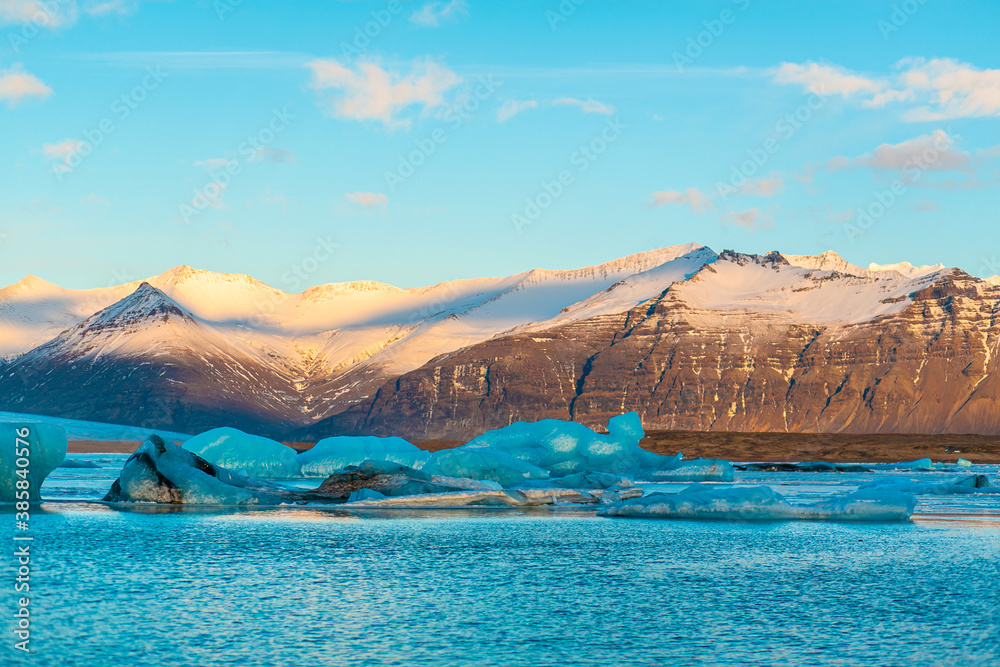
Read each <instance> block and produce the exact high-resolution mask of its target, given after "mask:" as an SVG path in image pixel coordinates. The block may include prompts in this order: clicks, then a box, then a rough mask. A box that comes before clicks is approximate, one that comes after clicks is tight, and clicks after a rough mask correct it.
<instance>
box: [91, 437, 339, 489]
mask: <svg viewBox="0 0 1000 667" xmlns="http://www.w3.org/2000/svg"><path fill="white" fill-rule="evenodd" d="M319 499H320V498H318V497H315V496H313V495H312V494H310V493H308V492H298V491H294V490H291V489H283V488H281V487H278V486H275V485H273V484H268V483H267V482H264V481H262V480H259V479H254V478H250V477H245V476H243V475H237V474H235V473H233V472H231V471H229V470H226V469H225V468H222V467H219V466H216V465H214V464H212V463H209V462H208V461H206V460H205V459H203V458H201V457H200V456H198V455H197V454H194V453H192V452H189V451H188V450H186V449H183V448H181V447H178V446H177V445H173V444H170V443H167V442H164V441H163V439H162V438H160V437H159V436H157V435H152V436H150V437H149V438H148V439H147V440H146V442H144V443H143V444H142V445H140V446H139V449H137V450H136V451H135V453H134V454H132V456H131V457H129V459H128V460H127V461H126V462H125V466H124V467H123V468H122V472H121V475H120V476H119V477H118V479H117V480H115V482H114V484H112V486H111V490H110V491H108V494H107V495H106V496H105V497H104V500H105V501H107V502H115V503H124V502H147V503H166V504H172V505H177V504H190V505H277V504H280V503H283V502H294V501H304V500H319Z"/></svg>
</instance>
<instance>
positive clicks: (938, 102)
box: [771, 58, 1000, 122]
mask: <svg viewBox="0 0 1000 667" xmlns="http://www.w3.org/2000/svg"><path fill="white" fill-rule="evenodd" d="M771 79H772V81H773V82H774V83H777V84H783V85H800V86H802V87H803V88H804V89H805V90H807V91H809V92H813V93H820V94H823V95H840V96H841V97H844V98H852V99H857V100H859V102H860V105H861V106H862V107H868V108H879V107H884V106H886V105H888V104H890V103H909V104H911V105H916V106H911V108H909V109H907V110H905V111H904V113H903V120H905V121H911V122H920V121H939V120H947V119H952V118H976V117H983V116H1000V69H979V68H976V67H974V66H973V65H970V64H967V63H962V62H959V61H957V60H954V59H952V58H934V59H931V60H926V59H924V58H904V59H903V60H900V61H899V62H898V63H896V67H895V71H894V72H893V73H891V74H889V75H887V76H881V77H871V76H868V75H865V74H860V73H856V72H851V71H849V70H847V69H845V68H843V67H838V66H835V65H827V64H821V63H815V62H807V63H801V64H799V63H782V64H781V65H779V66H778V67H777V68H775V69H774V70H772V76H771Z"/></svg>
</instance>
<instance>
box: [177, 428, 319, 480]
mask: <svg viewBox="0 0 1000 667" xmlns="http://www.w3.org/2000/svg"><path fill="white" fill-rule="evenodd" d="M181 446H182V447H183V448H184V449H186V450H188V451H189V452H192V453H194V454H197V455H198V456H200V457H201V458H203V459H205V460H206V461H208V462H210V463H214V464H215V465H217V466H222V467H223V468H226V469H228V470H236V471H239V472H241V473H243V474H245V475H246V476H248V477H262V478H266V479H290V478H293V477H298V476H299V475H300V474H301V468H300V466H299V462H298V459H297V458H296V456H297V454H298V453H297V452H296V451H295V450H294V449H292V448H291V447H289V446H288V445H283V444H282V443H280V442H278V441H277V440H271V439H270V438H262V437H260V436H258V435H250V434H248V433H244V432H243V431H240V430H238V429H235V428H214V429H212V430H210V431H205V432H204V433H201V434H199V435H196V436H193V437H191V438H189V439H188V440H186V441H185V442H184V443H183V444H182V445H181Z"/></svg>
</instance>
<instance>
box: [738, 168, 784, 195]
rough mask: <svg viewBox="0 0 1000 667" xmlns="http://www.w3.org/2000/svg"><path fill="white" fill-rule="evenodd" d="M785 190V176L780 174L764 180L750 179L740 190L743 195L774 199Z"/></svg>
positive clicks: (768, 176) (772, 174) (770, 175)
mask: <svg viewBox="0 0 1000 667" xmlns="http://www.w3.org/2000/svg"><path fill="white" fill-rule="evenodd" d="M784 189H785V179H784V176H782V175H781V174H778V173H771V174H768V175H767V176H766V177H762V178H748V179H747V180H746V181H744V183H743V184H742V185H740V188H739V190H740V192H741V193H743V194H745V195H752V196H755V197H773V196H775V195H776V194H778V193H780V192H781V191H782V190H784Z"/></svg>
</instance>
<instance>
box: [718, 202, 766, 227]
mask: <svg viewBox="0 0 1000 667" xmlns="http://www.w3.org/2000/svg"><path fill="white" fill-rule="evenodd" d="M721 220H722V222H723V223H725V224H727V225H734V226H736V227H742V228H743V229H745V230H747V231H749V232H757V231H761V230H763V229H771V228H773V227H774V216H773V215H772V213H771V212H770V211H762V210H760V209H759V208H757V207H754V208H748V209H746V210H745V211H728V212H726V213H725V214H724V215H723V216H722V218H721Z"/></svg>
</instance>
